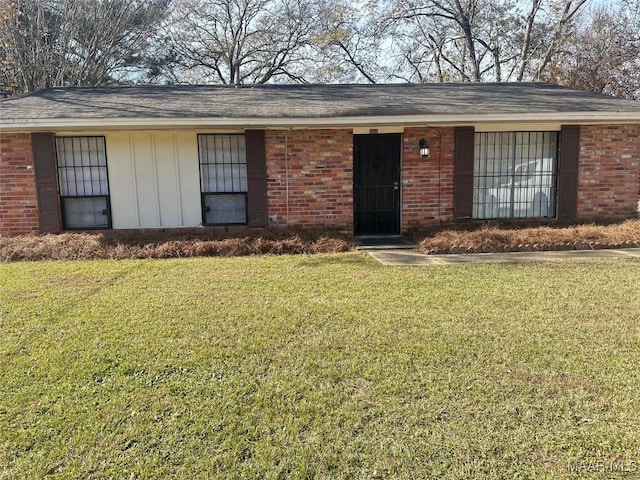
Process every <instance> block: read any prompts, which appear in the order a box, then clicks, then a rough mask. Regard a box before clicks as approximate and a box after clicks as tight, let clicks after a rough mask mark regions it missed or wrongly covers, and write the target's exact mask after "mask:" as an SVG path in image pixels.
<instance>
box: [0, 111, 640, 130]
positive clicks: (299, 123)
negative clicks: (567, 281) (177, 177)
mask: <svg viewBox="0 0 640 480" xmlns="http://www.w3.org/2000/svg"><path fill="white" fill-rule="evenodd" d="M505 122H519V123H525V122H531V123H540V122H560V123H565V124H569V123H574V124H581V125H589V124H603V123H606V124H624V123H640V112H593V111H592V112H568V113H563V112H550V113H525V114H519V113H504V114H495V113H492V114H470V115H460V114H440V115H437V114H436V115H396V116H357V117H351V116H349V117H317V118H315V117H299V118H283V117H278V118H256V117H249V118H241V117H239V118H229V117H193V118H175V117H171V118H155V117H119V118H118V117H116V118H59V119H56V118H43V119H16V120H6V119H3V120H0V131H42V130H49V129H50V130H61V129H63V130H64V129H73V130H81V129H89V128H91V129H96V128H100V129H118V128H136V129H140V128H154V129H155V128H162V129H167V128H189V127H192V128H199V127H218V128H222V127H227V128H310V127H313V128H336V127H343V128H344V127H357V126H359V127H366V126H375V125H405V126H411V125H470V124H474V123H505Z"/></svg>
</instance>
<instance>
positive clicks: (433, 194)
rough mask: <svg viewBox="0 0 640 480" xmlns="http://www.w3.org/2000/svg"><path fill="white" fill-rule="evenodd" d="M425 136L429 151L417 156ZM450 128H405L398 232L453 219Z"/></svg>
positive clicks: (451, 129) (452, 132)
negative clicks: (400, 220) (426, 155)
mask: <svg viewBox="0 0 640 480" xmlns="http://www.w3.org/2000/svg"><path fill="white" fill-rule="evenodd" d="M423 138H424V139H425V140H426V141H427V144H428V145H429V148H430V149H431V153H430V154H429V157H428V158H421V157H420V154H419V151H418V145H419V143H420V140H421V139H423ZM453 153H454V130H453V128H440V129H438V130H436V129H433V128H425V127H420V128H406V129H405V131H404V136H403V152H402V232H403V233H404V232H407V231H410V230H415V229H420V228H424V227H428V226H430V225H436V224H439V223H444V222H449V221H451V220H452V219H453Z"/></svg>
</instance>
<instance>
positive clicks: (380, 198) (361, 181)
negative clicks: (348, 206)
mask: <svg viewBox="0 0 640 480" xmlns="http://www.w3.org/2000/svg"><path fill="white" fill-rule="evenodd" d="M400 148H401V135H400V134H397V133H393V134H375V135H373V134H372V135H354V136H353V217H354V218H353V223H354V233H355V235H399V234H400Z"/></svg>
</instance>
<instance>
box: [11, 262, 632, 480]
mask: <svg viewBox="0 0 640 480" xmlns="http://www.w3.org/2000/svg"><path fill="white" fill-rule="evenodd" d="M639 279H640V262H638V261H633V260H630V261H626V262H622V261H604V260H603V261H590V262H572V263H564V262H563V263H557V264H555V263H554V264H550V265H544V264H536V265H469V266H447V267H429V268H416V267H398V268H395V267H394V268H390V267H383V266H380V265H378V264H376V263H375V262H374V261H373V260H370V259H369V258H368V257H366V256H365V255H362V254H359V253H352V254H339V255H316V256H306V255H298V256H278V257H275V256H267V257H240V258H201V259H182V260H127V261H108V260H102V261H88V262H37V263H11V264H0V479H9V478H11V479H13V478H42V477H48V476H50V477H51V478H124V479H144V478H230V479H231V478H251V479H254V478H267V479H276V478H323V479H324V478H340V479H341V478H344V479H372V478H384V479H386V478H407V479H409V478H441V479H454V478H459V479H462V478H472V477H476V478H496V479H498V478H531V479H533V478H536V479H537V478H622V477H625V476H626V477H625V478H629V476H630V475H631V476H633V475H637V474H638V472H640V415H639V414H638V412H640V368H639V367H638V365H640V280H639Z"/></svg>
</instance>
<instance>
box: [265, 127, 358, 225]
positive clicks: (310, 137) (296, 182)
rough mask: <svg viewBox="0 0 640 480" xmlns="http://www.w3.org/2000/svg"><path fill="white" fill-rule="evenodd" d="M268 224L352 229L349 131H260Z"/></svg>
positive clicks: (350, 134)
mask: <svg viewBox="0 0 640 480" xmlns="http://www.w3.org/2000/svg"><path fill="white" fill-rule="evenodd" d="M265 142H266V157H267V206H268V214H269V224H270V225H291V226H300V227H336V228H340V229H345V230H348V231H349V232H350V231H351V230H352V228H353V134H352V131H351V130H294V131H291V132H277V131H268V132H266V139H265Z"/></svg>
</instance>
